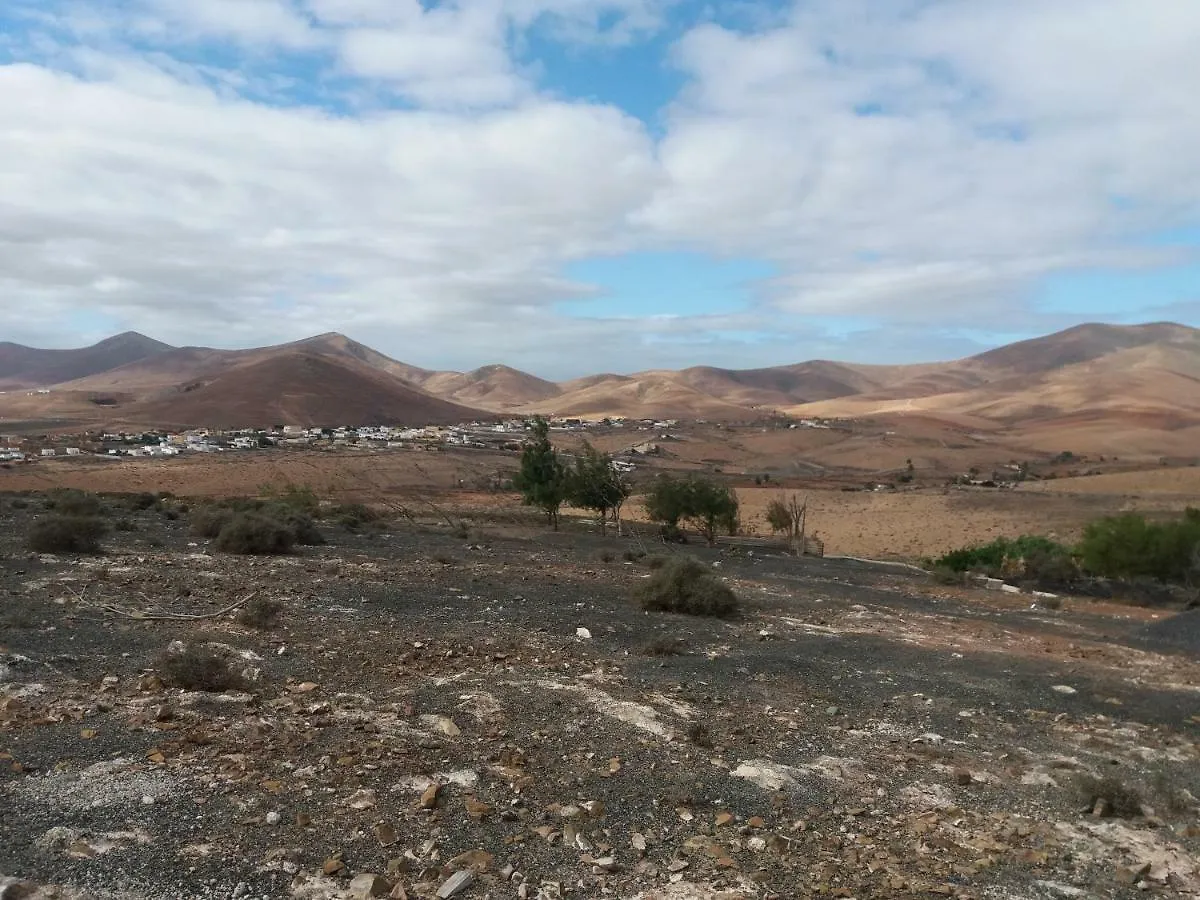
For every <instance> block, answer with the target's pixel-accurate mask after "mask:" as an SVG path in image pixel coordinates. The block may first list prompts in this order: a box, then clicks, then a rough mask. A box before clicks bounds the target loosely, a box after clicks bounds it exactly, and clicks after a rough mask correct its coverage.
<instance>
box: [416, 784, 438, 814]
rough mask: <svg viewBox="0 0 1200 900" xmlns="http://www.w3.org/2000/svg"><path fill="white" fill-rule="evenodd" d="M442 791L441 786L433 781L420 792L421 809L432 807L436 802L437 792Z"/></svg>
mask: <svg viewBox="0 0 1200 900" xmlns="http://www.w3.org/2000/svg"><path fill="white" fill-rule="evenodd" d="M441 791H442V786H441V785H440V784H438V783H437V782H434V783H433V784H431V785H430V786H429V787H427V788H425V790H424V791H423V792H422V794H421V809H434V808H435V807H436V806H437V804H438V794H440V793H441Z"/></svg>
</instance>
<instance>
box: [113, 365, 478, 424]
mask: <svg viewBox="0 0 1200 900" xmlns="http://www.w3.org/2000/svg"><path fill="white" fill-rule="evenodd" d="M121 414H122V415H123V416H126V417H130V418H131V419H133V420H136V421H144V422H154V423H158V424H162V425H170V426H175V427H186V426H215V427H233V426H239V425H267V424H285V425H303V426H306V427H313V426H318V425H334V424H354V425H376V424H378V425H382V424H388V425H432V424H440V425H446V424H453V423H456V422H464V421H468V420H471V419H476V418H479V417H480V416H486V414H485V413H481V412H480V411H479V410H476V409H470V408H469V407H465V406H460V405H458V404H454V403H449V402H447V401H445V400H441V399H439V398H437V397H434V396H432V395H430V394H427V393H425V392H423V391H421V390H419V389H417V388H415V387H413V386H411V385H409V384H408V383H406V382H404V381H402V380H401V379H399V378H396V377H395V376H393V375H390V374H388V373H387V372H384V371H381V370H379V369H376V368H374V367H373V366H371V365H369V364H368V363H365V362H362V361H360V360H356V359H352V358H337V357H336V356H334V355H331V354H327V353H320V352H316V351H311V350H310V351H305V350H299V349H291V348H289V349H285V350H282V351H280V352H275V353H271V354H266V355H264V357H263V358H262V359H258V360H254V361H251V362H247V363H244V364H242V365H236V366H233V367H231V368H229V369H228V370H226V371H224V372H222V373H221V374H219V375H216V376H215V377H213V378H212V379H211V380H210V381H206V382H204V383H201V384H187V385H181V386H180V387H179V388H177V389H176V391H175V392H174V394H172V395H171V396H160V397H158V398H157V399H152V400H147V401H143V402H141V403H135V404H133V405H132V406H130V407H128V408H126V409H123V410H122V413H121Z"/></svg>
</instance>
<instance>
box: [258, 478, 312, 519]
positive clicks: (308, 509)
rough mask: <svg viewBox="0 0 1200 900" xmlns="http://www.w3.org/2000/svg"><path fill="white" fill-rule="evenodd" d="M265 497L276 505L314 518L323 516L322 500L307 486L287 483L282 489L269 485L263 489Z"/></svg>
mask: <svg viewBox="0 0 1200 900" xmlns="http://www.w3.org/2000/svg"><path fill="white" fill-rule="evenodd" d="M262 492H263V494H264V496H266V497H269V498H270V499H271V500H273V501H274V502H276V503H280V504H283V505H284V506H287V507H290V508H291V509H293V510H296V511H297V512H300V513H303V514H305V515H307V516H311V517H313V518H315V517H317V516H319V515H320V514H321V498H320V497H318V496H317V494H316V491H314V490H313V489H312V488H311V487H309V486H308V485H306V484H293V483H292V482H290V481H289V482H287V483H285V484H284V485H283V486H281V487H275V486H274V485H267V486H265V487H264V488H263V489H262Z"/></svg>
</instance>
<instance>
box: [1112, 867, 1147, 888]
mask: <svg viewBox="0 0 1200 900" xmlns="http://www.w3.org/2000/svg"><path fill="white" fill-rule="evenodd" d="M1116 874H1117V881H1119V882H1120V883H1121V884H1137V883H1138V882H1139V881H1141V880H1142V879H1143V878H1145V877H1146V876H1147V875H1149V874H1150V863H1142V864H1141V865H1140V866H1121V867H1119V868H1118V869H1117V873H1116Z"/></svg>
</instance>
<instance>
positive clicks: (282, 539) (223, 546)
mask: <svg viewBox="0 0 1200 900" xmlns="http://www.w3.org/2000/svg"><path fill="white" fill-rule="evenodd" d="M295 543H296V535H295V534H294V533H293V532H292V530H291V529H290V528H288V527H287V525H285V524H283V523H282V522H280V521H278V520H277V519H273V518H271V517H270V516H266V515H263V514H262V513H254V512H246V513H238V514H237V515H235V516H234V517H233V518H232V519H230V521H229V523H228V524H227V525H226V526H225V527H224V528H222V529H221V532H220V534H218V535H217V540H216V547H217V549H218V550H221V551H222V552H224V553H237V554H241V555H244V556H278V555H282V554H285V553H290V552H291V550H292V547H293V546H294V545H295Z"/></svg>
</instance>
